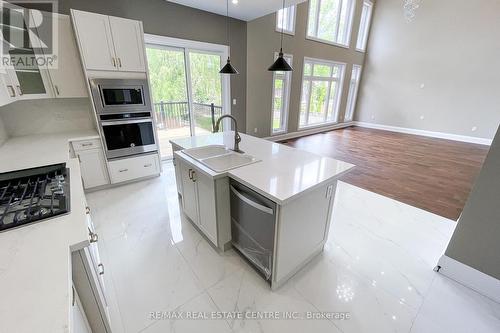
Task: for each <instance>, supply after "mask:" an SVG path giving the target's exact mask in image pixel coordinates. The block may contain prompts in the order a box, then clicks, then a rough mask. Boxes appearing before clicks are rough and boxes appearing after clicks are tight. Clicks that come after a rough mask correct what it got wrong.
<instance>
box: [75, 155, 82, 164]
mask: <svg viewBox="0 0 500 333" xmlns="http://www.w3.org/2000/svg"><path fill="white" fill-rule="evenodd" d="M76 157H78V163H82V160H81V159H80V154H77V155H76Z"/></svg>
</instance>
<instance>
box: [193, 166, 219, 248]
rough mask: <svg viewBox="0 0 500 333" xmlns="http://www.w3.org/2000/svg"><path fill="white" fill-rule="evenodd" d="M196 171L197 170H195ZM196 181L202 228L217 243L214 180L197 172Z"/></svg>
mask: <svg viewBox="0 0 500 333" xmlns="http://www.w3.org/2000/svg"><path fill="white" fill-rule="evenodd" d="M195 172H196V171H195ZM195 176H196V178H195V182H196V184H197V187H198V201H199V203H198V206H199V209H200V214H199V217H200V218H199V223H200V228H201V229H202V230H203V232H205V234H206V235H207V237H208V238H210V240H211V241H212V242H214V244H215V245H217V217H216V212H215V188H214V181H213V180H212V179H210V178H209V177H207V176H204V175H203V174H198V173H196V175H195Z"/></svg>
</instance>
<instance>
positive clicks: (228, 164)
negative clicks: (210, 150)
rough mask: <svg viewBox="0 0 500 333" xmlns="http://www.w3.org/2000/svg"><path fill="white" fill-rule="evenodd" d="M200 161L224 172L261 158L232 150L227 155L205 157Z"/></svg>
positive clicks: (216, 170)
mask: <svg viewBox="0 0 500 333" xmlns="http://www.w3.org/2000/svg"><path fill="white" fill-rule="evenodd" d="M200 162H201V163H203V164H204V165H206V166H207V167H209V168H210V169H212V170H214V171H215V172H223V171H227V170H231V169H235V168H239V167H242V166H244V165H248V164H252V163H255V162H259V160H258V159H256V158H255V157H253V156H250V155H242V154H239V153H235V152H231V153H229V154H226V155H220V156H215V157H210V158H205V159H203V160H200Z"/></svg>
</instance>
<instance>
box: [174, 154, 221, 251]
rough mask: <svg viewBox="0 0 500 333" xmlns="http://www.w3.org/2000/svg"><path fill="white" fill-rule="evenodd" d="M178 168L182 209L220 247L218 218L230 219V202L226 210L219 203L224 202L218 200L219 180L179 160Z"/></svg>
mask: <svg viewBox="0 0 500 333" xmlns="http://www.w3.org/2000/svg"><path fill="white" fill-rule="evenodd" d="M177 167H179V171H180V172H179V174H180V178H181V182H182V208H183V211H184V214H186V215H187V216H188V217H189V218H190V219H191V221H193V222H194V224H195V225H196V226H197V227H198V228H199V229H200V230H201V231H202V232H203V233H204V234H205V236H207V238H208V239H210V240H211V241H212V242H213V244H214V245H215V246H220V245H221V244H219V243H220V242H219V243H218V241H219V239H218V228H217V220H218V217H219V218H220V219H221V220H222V219H226V218H228V216H229V212H228V209H229V206H228V205H227V202H228V200H226V206H227V207H226V208H224V207H222V205H223V203H222V202H218V201H222V200H220V199H219V198H217V199H219V200H217V199H216V196H217V194H216V193H217V188H218V187H219V186H218V184H217V180H214V179H212V178H211V177H209V176H207V175H205V174H204V173H203V172H201V171H200V170H198V169H197V168H195V167H193V166H190V165H189V164H187V163H185V162H183V161H180V160H179V159H178V160H177ZM221 195H223V193H221ZM218 204H219V207H220V211H219V212H217V207H218V206H217V205H218ZM221 204H222V205H221ZM218 213H219V214H218ZM226 216H227V217H226Z"/></svg>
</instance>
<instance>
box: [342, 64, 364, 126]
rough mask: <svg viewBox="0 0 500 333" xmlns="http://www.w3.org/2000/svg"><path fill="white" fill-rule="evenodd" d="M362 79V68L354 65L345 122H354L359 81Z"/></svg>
mask: <svg viewBox="0 0 500 333" xmlns="http://www.w3.org/2000/svg"><path fill="white" fill-rule="evenodd" d="M360 78H361V66H359V65H353V66H352V72H351V82H350V83H349V95H348V96H347V107H346V111H345V117H344V121H346V122H347V121H352V118H353V116H354V109H355V108H356V100H357V98H358V89H359V80H360Z"/></svg>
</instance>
